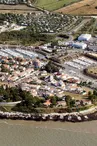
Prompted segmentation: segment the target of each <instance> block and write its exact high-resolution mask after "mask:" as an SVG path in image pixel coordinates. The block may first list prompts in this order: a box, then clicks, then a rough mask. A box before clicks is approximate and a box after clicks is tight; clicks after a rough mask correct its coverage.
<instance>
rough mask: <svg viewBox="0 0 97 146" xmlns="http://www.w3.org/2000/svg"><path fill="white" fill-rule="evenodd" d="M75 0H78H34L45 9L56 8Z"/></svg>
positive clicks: (75, 0)
mask: <svg viewBox="0 0 97 146" xmlns="http://www.w3.org/2000/svg"><path fill="white" fill-rule="evenodd" d="M77 1H80V0H48V1H47V0H36V5H37V6H39V7H41V8H45V9H47V10H56V9H59V8H61V7H63V6H65V5H69V4H71V3H74V2H77Z"/></svg>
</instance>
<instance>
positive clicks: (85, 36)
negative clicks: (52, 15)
mask: <svg viewBox="0 0 97 146" xmlns="http://www.w3.org/2000/svg"><path fill="white" fill-rule="evenodd" d="M91 37H92V36H91V34H81V35H80V36H79V37H78V41H88V40H89V39H90V38H91Z"/></svg>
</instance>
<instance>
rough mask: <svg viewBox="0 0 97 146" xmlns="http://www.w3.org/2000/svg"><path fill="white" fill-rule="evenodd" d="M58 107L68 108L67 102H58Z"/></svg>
mask: <svg viewBox="0 0 97 146" xmlns="http://www.w3.org/2000/svg"><path fill="white" fill-rule="evenodd" d="M57 107H66V102H65V101H58V102H57Z"/></svg>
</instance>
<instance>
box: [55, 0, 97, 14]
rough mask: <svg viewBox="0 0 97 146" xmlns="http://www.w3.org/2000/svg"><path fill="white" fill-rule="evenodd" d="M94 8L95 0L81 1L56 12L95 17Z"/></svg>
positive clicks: (96, 1) (96, 12) (96, 3)
mask: <svg viewBox="0 0 97 146" xmlns="http://www.w3.org/2000/svg"><path fill="white" fill-rule="evenodd" d="M95 7H97V0H83V1H81V2H78V3H74V4H72V5H69V6H67V7H64V8H61V9H59V10H57V11H56V12H62V13H65V14H76V15H97V9H96V8H95Z"/></svg>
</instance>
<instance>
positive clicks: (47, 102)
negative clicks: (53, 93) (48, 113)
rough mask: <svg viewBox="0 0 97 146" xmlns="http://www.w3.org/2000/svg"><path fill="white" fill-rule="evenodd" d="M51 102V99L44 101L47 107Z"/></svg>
mask: <svg viewBox="0 0 97 146" xmlns="http://www.w3.org/2000/svg"><path fill="white" fill-rule="evenodd" d="M51 104H52V103H51V101H50V99H48V100H46V101H45V102H44V106H46V107H49V106H50V105H51Z"/></svg>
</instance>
